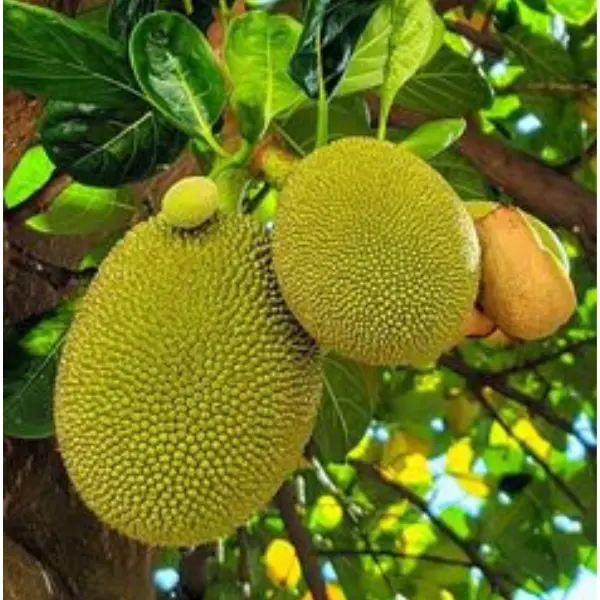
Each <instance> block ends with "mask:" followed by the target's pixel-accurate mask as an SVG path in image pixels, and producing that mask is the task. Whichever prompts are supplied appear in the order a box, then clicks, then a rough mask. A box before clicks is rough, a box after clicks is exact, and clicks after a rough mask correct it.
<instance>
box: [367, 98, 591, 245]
mask: <svg viewBox="0 0 600 600" xmlns="http://www.w3.org/2000/svg"><path fill="white" fill-rule="evenodd" d="M369 103H370V106H371V111H372V114H374V115H375V116H376V115H377V114H379V107H378V104H379V102H378V100H377V99H376V98H370V99H369ZM427 120H429V117H426V116H425V115H422V114H420V113H418V112H416V111H413V110H408V109H404V108H400V107H395V108H394V109H392V112H391V114H390V120H389V123H390V125H392V126H395V127H408V128H414V127H417V126H418V125H421V124H422V123H424V122H425V121H427ZM454 147H455V148H456V150H458V152H460V153H461V154H462V155H463V156H465V157H466V158H468V159H469V160H470V161H471V162H472V163H473V164H474V165H475V166H476V167H477V168H478V170H479V171H480V172H481V173H482V175H484V176H485V177H486V178H487V179H488V181H490V182H491V183H492V184H493V185H495V186H496V187H498V188H499V189H501V190H503V191H505V192H506V193H507V194H508V195H509V196H511V197H512V198H514V199H515V201H516V202H517V204H519V205H520V206H521V207H522V208H524V209H525V210H526V211H528V212H530V213H532V214H534V215H535V216H537V217H539V218H540V219H542V220H543V221H545V222H546V223H548V224H550V225H560V226H562V227H565V228H568V229H572V230H574V231H575V232H578V233H579V234H580V235H581V238H582V241H583V242H584V245H585V246H586V247H587V249H588V250H594V251H595V245H596V197H595V195H594V194H592V193H591V192H589V191H588V190H586V189H584V188H583V187H581V186H580V185H579V184H578V183H576V182H574V181H572V180H571V179H569V178H568V177H565V176H564V175H561V174H560V173H558V172H557V171H556V170H554V169H552V168H550V167H548V166H546V165H544V164H542V163H541V162H540V161H538V160H535V159H534V158H532V157H530V156H527V155H526V154H524V153H522V152H519V151H518V150H515V149H513V148H510V147H508V146H507V145H505V144H504V143H503V142H501V141H500V140H498V139H496V138H494V137H492V136H490V135H485V134H483V133H481V131H479V128H478V127H477V125H476V124H475V123H474V122H473V121H470V122H469V123H468V124H467V129H466V131H465V133H464V135H463V136H462V137H461V138H460V139H459V140H458V141H457V142H456V144H455V146H454Z"/></svg>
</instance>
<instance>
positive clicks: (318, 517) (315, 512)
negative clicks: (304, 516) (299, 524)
mask: <svg viewBox="0 0 600 600" xmlns="http://www.w3.org/2000/svg"><path fill="white" fill-rule="evenodd" d="M343 517H344V511H343V509H342V507H341V506H340V504H339V502H338V501H337V500H336V499H335V498H334V497H333V496H329V495H325V496H320V497H319V498H318V500H317V501H316V503H315V506H314V507H313V509H312V511H311V514H310V523H311V526H314V527H317V528H320V529H326V530H329V529H335V528H336V527H337V526H338V525H339V524H340V523H341V522H342V519H343Z"/></svg>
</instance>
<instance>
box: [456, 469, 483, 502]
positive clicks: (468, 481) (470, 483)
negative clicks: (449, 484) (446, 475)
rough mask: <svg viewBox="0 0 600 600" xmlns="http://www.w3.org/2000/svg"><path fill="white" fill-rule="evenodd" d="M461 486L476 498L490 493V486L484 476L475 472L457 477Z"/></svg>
mask: <svg viewBox="0 0 600 600" xmlns="http://www.w3.org/2000/svg"><path fill="white" fill-rule="evenodd" d="M456 481H458V484H459V485H460V487H461V488H462V489H463V490H465V492H467V494H470V495H471V496H475V497H476V498H486V497H487V496H489V494H490V488H489V487H488V485H487V483H486V482H485V481H484V479H483V477H481V476H479V475H474V474H468V475H461V476H460V477H457V478H456Z"/></svg>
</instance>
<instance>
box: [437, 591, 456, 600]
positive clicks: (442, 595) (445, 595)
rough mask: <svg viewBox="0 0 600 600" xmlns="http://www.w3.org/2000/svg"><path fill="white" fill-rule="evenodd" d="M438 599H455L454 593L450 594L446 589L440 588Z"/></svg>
mask: <svg viewBox="0 0 600 600" xmlns="http://www.w3.org/2000/svg"><path fill="white" fill-rule="evenodd" d="M440 600H455V598H454V594H452V593H451V592H449V591H448V590H442V591H441V592H440Z"/></svg>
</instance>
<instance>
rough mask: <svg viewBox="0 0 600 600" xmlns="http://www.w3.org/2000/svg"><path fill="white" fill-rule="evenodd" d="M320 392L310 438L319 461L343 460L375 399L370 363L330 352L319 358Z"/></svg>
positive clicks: (361, 432)
mask: <svg viewBox="0 0 600 600" xmlns="http://www.w3.org/2000/svg"><path fill="white" fill-rule="evenodd" d="M323 370H324V375H323V383H324V393H323V399H322V401H321V408H320V410H319V415H318V417H317V423H316V425H315V429H314V431H313V439H314V441H315V446H316V449H317V454H318V457H319V459H320V460H321V461H322V462H323V464H327V463H329V462H343V461H344V459H345V457H346V454H347V453H348V451H349V450H351V449H352V448H353V447H354V446H355V445H356V444H357V443H358V442H359V441H360V439H361V438H362V436H363V435H364V433H365V430H366V429H367V427H368V426H369V423H370V422H371V419H372V417H373V412H374V410H375V404H376V401H377V389H378V384H377V382H378V378H377V375H376V370H375V369H373V368H372V367H367V366H364V365H360V364H358V363H355V362H352V361H349V360H346V359H343V358H340V357H337V356H333V355H331V354H329V355H327V356H325V357H324V358H323Z"/></svg>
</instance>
